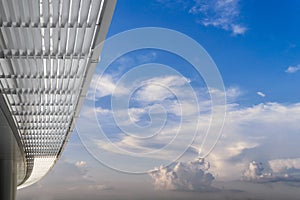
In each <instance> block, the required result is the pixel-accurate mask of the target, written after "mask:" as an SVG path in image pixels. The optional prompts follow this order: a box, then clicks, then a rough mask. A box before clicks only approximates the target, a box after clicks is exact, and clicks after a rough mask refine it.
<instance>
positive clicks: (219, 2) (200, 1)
mask: <svg viewBox="0 0 300 200" xmlns="http://www.w3.org/2000/svg"><path fill="white" fill-rule="evenodd" d="M158 2H160V3H163V4H165V5H166V7H168V8H170V7H175V5H174V4H175V3H176V4H180V5H182V7H183V8H184V9H185V10H186V11H188V12H189V13H190V14H192V15H194V16H195V18H196V22H197V23H199V24H202V25H204V26H213V27H216V28H220V29H223V30H226V31H230V32H232V34H233V35H242V34H244V33H245V32H246V31H247V30H248V28H247V27H246V26H245V25H244V24H242V23H241V22H240V7H239V0H193V1H168V0H158Z"/></svg>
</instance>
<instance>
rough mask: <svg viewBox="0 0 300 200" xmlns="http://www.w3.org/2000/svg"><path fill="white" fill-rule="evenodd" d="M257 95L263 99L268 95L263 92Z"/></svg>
mask: <svg viewBox="0 0 300 200" xmlns="http://www.w3.org/2000/svg"><path fill="white" fill-rule="evenodd" d="M256 94H257V95H258V96H261V97H265V96H266V94H265V93H263V92H257V93H256Z"/></svg>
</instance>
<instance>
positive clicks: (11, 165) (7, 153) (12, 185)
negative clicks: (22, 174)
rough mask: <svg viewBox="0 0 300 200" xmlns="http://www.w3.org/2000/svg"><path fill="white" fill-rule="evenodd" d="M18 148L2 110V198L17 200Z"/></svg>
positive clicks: (0, 138) (0, 181)
mask: <svg viewBox="0 0 300 200" xmlns="http://www.w3.org/2000/svg"><path fill="white" fill-rule="evenodd" d="M16 148H18V146H17V143H16V139H15V136H14V134H13V132H12V130H11V128H10V127H9V125H8V124H7V123H6V120H5V118H4V117H3V113H2V112H1V110H0V199H1V200H15V198H16V189H17V176H16V175H17V171H18V170H17V161H16V150H18V149H16Z"/></svg>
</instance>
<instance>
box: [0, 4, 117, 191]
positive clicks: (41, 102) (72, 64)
mask: <svg viewBox="0 0 300 200" xmlns="http://www.w3.org/2000/svg"><path fill="white" fill-rule="evenodd" d="M115 3H116V1H115V0H23V1H18V0H0V13H1V14H0V94H1V95H2V96H3V99H4V100H5V102H6V104H7V106H8V108H9V111H10V113H11V115H12V117H13V120H14V124H15V126H16V129H17V130H18V131H17V133H14V134H15V137H16V138H17V139H19V140H20V141H21V147H20V148H21V151H23V152H24V154H25V160H26V167H27V176H26V179H24V180H18V185H19V186H20V188H21V187H25V186H27V185H30V184H32V183H34V182H36V181H38V180H39V179H40V178H41V177H43V176H44V175H45V174H46V173H47V172H48V171H49V170H50V169H51V168H52V166H53V165H54V163H55V162H56V160H57V159H58V157H59V156H60V154H61V152H62V150H63V148H64V146H65V144H66V142H67V140H68V136H69V135H70V133H71V132H72V130H73V127H74V123H75V120H76V118H77V117H78V115H79V111H80V107H81V105H82V103H83V101H84V98H85V95H86V92H87V88H88V86H89V83H90V80H91V77H92V74H93V71H94V69H95V67H96V64H97V62H98V60H99V56H100V51H101V47H102V46H101V45H100V43H101V42H102V41H104V39H105V36H106V32H107V29H108V26H109V24H110V20H111V17H112V14H113V10H114V6H115Z"/></svg>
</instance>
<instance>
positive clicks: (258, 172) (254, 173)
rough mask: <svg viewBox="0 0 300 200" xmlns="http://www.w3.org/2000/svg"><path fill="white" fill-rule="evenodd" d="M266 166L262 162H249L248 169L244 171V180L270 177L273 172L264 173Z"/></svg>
mask: <svg viewBox="0 0 300 200" xmlns="http://www.w3.org/2000/svg"><path fill="white" fill-rule="evenodd" d="M263 171H264V167H263V164H262V163H258V162H255V161H252V162H250V163H249V167H248V169H247V170H246V171H245V172H244V174H243V178H244V180H251V181H252V180H257V179H262V178H270V177H271V176H272V175H271V174H265V173H263Z"/></svg>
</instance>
